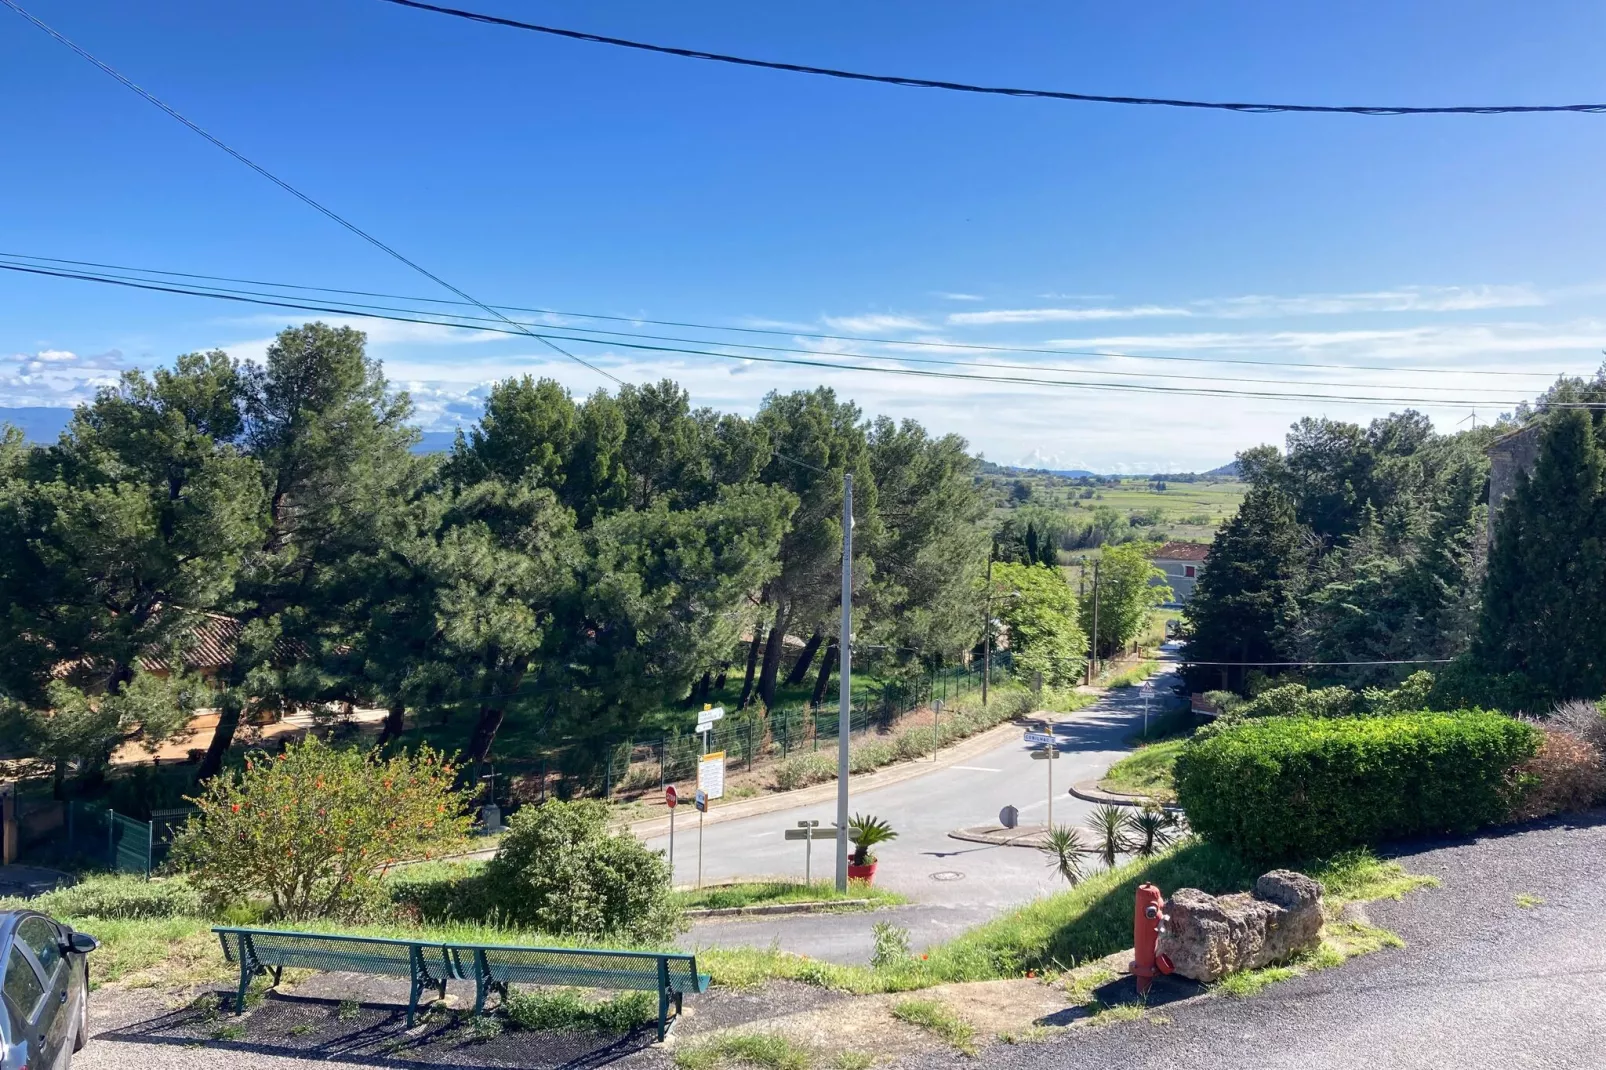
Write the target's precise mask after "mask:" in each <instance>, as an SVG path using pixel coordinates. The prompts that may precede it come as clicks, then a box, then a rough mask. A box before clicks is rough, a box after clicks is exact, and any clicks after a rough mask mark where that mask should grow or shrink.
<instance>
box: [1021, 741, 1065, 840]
mask: <svg viewBox="0 0 1606 1070" xmlns="http://www.w3.org/2000/svg"><path fill="white" fill-rule="evenodd" d="M1025 741H1026V742H1027V743H1037V744H1041V745H1042V746H1043V748H1044V749H1043V750H1034V751H1032V757H1033V758H1034V759H1042V760H1044V761H1046V762H1048V828H1049V831H1050V832H1052V831H1053V830H1054V759H1056V758H1058V757H1059V756H1060V751H1059V742H1058V741H1057V740H1056V739H1055V738H1054V733H1052V732H1027V733H1026V740H1025Z"/></svg>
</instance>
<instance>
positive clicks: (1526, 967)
mask: <svg viewBox="0 0 1606 1070" xmlns="http://www.w3.org/2000/svg"><path fill="white" fill-rule="evenodd" d="M1573 818H1574V819H1573V820H1569V821H1553V822H1549V823H1545V824H1542V825H1539V826H1535V827H1530V828H1528V829H1526V830H1523V831H1519V832H1514V833H1508V834H1505V835H1498V836H1490V837H1487V838H1482V839H1479V840H1476V841H1471V842H1460V843H1453V844H1452V843H1445V844H1442V845H1437V846H1435V845H1428V846H1418V847H1413V848H1412V849H1411V851H1410V853H1408V854H1405V855H1402V856H1401V857H1400V861H1401V862H1402V863H1403V864H1404V865H1405V867H1406V868H1407V869H1408V870H1410V871H1411V872H1414V873H1427V874H1431V875H1433V876H1436V877H1438V878H1439V879H1440V880H1441V881H1442V882H1443V885H1442V887H1440V888H1438V889H1430V890H1426V891H1422V892H1417V893H1414V894H1412V895H1410V896H1408V897H1406V898H1405V899H1404V900H1402V901H1400V902H1397V903H1388V902H1384V903H1377V904H1373V906H1372V907H1371V908H1370V913H1371V916H1372V918H1373V920H1374V921H1376V922H1377V923H1378V924H1380V925H1383V926H1386V927H1387V928H1390V929H1393V930H1394V931H1396V932H1398V933H1399V934H1400V935H1401V936H1402V937H1404V939H1405V941H1406V944H1407V946H1406V948H1405V949H1403V950H1397V951H1381V952H1378V953H1375V954H1372V955H1368V956H1366V957H1364V958H1360V959H1356V960H1353V961H1351V962H1349V963H1347V964H1345V965H1344V966H1343V967H1341V968H1338V969H1333V970H1327V971H1324V972H1320V973H1315V974H1310V975H1308V976H1306V977H1301V978H1296V979H1294V980H1291V981H1285V982H1282V983H1280V984H1276V985H1273V986H1271V987H1270V988H1267V989H1265V990H1263V991H1262V992H1261V993H1260V994H1259V995H1257V996H1255V997H1253V998H1251V999H1246V1000H1234V999H1228V998H1210V999H1204V1000H1199V1001H1196V1002H1193V1003H1188V1004H1179V1005H1176V1006H1173V1007H1166V1008H1164V1009H1161V1010H1158V1011H1154V1012H1151V1013H1152V1014H1157V1015H1160V1016H1162V1017H1164V1018H1166V1019H1168V1021H1167V1022H1165V1023H1164V1024H1152V1023H1149V1022H1133V1023H1123V1024H1118V1025H1112V1026H1108V1027H1105V1028H1102V1029H1097V1030H1092V1031H1086V1032H1079V1033H1076V1034H1073V1035H1071V1036H1068V1037H1066V1038H1064V1039H1062V1040H1056V1041H1053V1042H1050V1043H1046V1044H1042V1045H1031V1046H1022V1047H1015V1048H1011V1047H1004V1046H999V1047H995V1048H992V1049H990V1050H989V1051H988V1052H986V1053H985V1055H984V1056H983V1058H982V1059H981V1060H979V1061H980V1062H982V1063H985V1064H986V1065H987V1066H988V1067H989V1068H997V1070H1050V1068H1052V1070H1079V1068H1089V1070H1092V1068H1099V1070H1106V1068H1109V1067H1121V1068H1123V1070H1162V1068H1164V1070H1174V1068H1176V1067H1184V1066H1185V1067H1189V1068H1190V1070H1241V1068H1243V1067H1256V1068H1265V1070H1280V1068H1288V1070H1294V1068H1298V1070H1318V1068H1319V1070H1451V1068H1453V1070H1519V1068H1520V1070H1530V1068H1532V1070H1550V1068H1556V1070H1561V1068H1569V1070H1572V1068H1578V1070H1581V1068H1584V1067H1598V1066H1606V998H1603V997H1606V923H1603V921H1602V916H1601V904H1602V903H1603V902H1606V865H1603V862H1606V811H1595V812H1594V813H1592V814H1587V815H1573ZM1519 897H1525V898H1524V899H1523V901H1524V902H1527V903H1529V904H1530V905H1529V906H1526V907H1524V906H1522V905H1519ZM1526 897H1533V898H1531V899H1530V898H1526ZM1535 900H1537V902H1536V901H1535Z"/></svg>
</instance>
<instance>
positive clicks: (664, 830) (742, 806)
mask: <svg viewBox="0 0 1606 1070" xmlns="http://www.w3.org/2000/svg"><path fill="white" fill-rule="evenodd" d="M1042 712H1045V713H1046V712H1047V711H1042ZM1049 716H1060V715H1056V714H1049ZM1033 720H1038V721H1040V720H1042V717H1039V716H1035V715H1033V714H1028V715H1026V716H1024V717H1020V718H1017V719H1016V720H1012V721H1005V722H1003V723H1002V724H999V725H995V726H993V727H992V728H989V729H987V731H985V732H978V733H977V734H975V735H973V736H970V737H969V738H967V739H963V740H961V741H960V742H958V743H955V744H954V745H953V746H951V747H948V748H946V749H944V750H942V751H940V752H939V753H938V756H937V761H935V762H932V761H907V762H899V763H897V764H896V765H888V766H883V767H882V768H880V769H877V770H876V771H875V772H873V773H860V774H858V775H857V776H849V777H848V788H849V790H850V791H852V792H855V793H860V792H866V791H873V790H875V789H876V788H884V787H888V786H890V785H893V784H901V783H903V782H904V781H905V780H913V779H914V778H915V777H919V776H924V775H925V774H927V773H929V772H931V771H933V770H935V769H946V768H947V767H949V766H951V765H957V764H959V763H960V762H965V761H969V760H970V759H972V758H974V757H976V756H978V755H981V754H985V753H987V752H988V751H990V750H992V749H993V748H994V747H997V746H1000V745H1001V744H1003V743H1005V742H1007V741H1008V740H1009V739H1011V738H1012V737H1013V736H1015V735H1016V734H1017V733H1019V732H1020V730H1021V725H1020V722H1023V721H1033ZM835 800H836V781H835V780H827V781H825V782H824V783H822V784H811V785H809V786H808V787H806V788H798V789H797V790H796V791H778V792H775V793H773V794H770V795H763V796H760V797H758V798H756V799H743V800H742V801H741V802H736V803H732V804H730V805H729V806H717V807H715V808H714V809H711V810H710V811H709V812H708V813H707V814H706V815H705V816H704V817H703V824H704V825H705V826H706V825H716V824H718V823H719V822H721V821H735V820H737V819H738V818H743V817H759V816H762V815H764V814H773V813H778V812H779V811H781V810H790V809H792V808H793V807H794V806H809V805H811V804H814V803H822V802H834V801H835ZM691 820H692V821H694V822H695V820H696V818H695V817H693V818H692V819H691ZM681 825H682V828H684V827H685V822H682V823H681ZM623 828H625V829H627V830H628V831H629V832H630V833H631V834H632V835H634V836H635V837H636V838H638V839H642V840H648V839H652V838H653V837H656V836H667V835H669V818H668V817H667V816H665V817H649V818H643V819H642V820H639V821H633V822H631V823H630V824H628V825H625V826H623Z"/></svg>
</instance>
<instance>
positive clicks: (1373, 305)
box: [1194, 286, 1550, 319]
mask: <svg viewBox="0 0 1606 1070" xmlns="http://www.w3.org/2000/svg"><path fill="white" fill-rule="evenodd" d="M1549 303H1550V299H1549V298H1547V297H1546V296H1545V295H1543V294H1541V293H1539V292H1538V291H1537V290H1534V289H1533V288H1531V287H1528V286H1406V287H1401V288H1399V289H1395V290H1378V291H1374V292H1370V293H1337V294H1302V295H1298V296H1294V297H1278V296H1272V295H1267V294H1247V295H1245V296H1243V297H1226V298H1215V299H1209V300H1202V301H1196V302H1194V304H1195V305H1196V306H1197V307H1198V309H1199V314H1200V315H1205V316H1217V317H1220V318H1222V319H1261V318H1270V317H1273V316H1343V315H1353V314H1357V313H1364V312H1478V311H1486V310H1489V309H1496V308H1536V307H1539V306H1542V305H1547V304H1549Z"/></svg>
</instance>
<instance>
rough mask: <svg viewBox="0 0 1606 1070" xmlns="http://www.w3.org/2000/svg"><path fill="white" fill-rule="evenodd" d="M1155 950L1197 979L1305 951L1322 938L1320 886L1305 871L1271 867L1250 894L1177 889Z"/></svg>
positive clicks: (1188, 975)
mask: <svg viewBox="0 0 1606 1070" xmlns="http://www.w3.org/2000/svg"><path fill="white" fill-rule="evenodd" d="M1165 913H1166V917H1167V919H1168V920H1167V921H1166V923H1165V926H1164V930H1163V931H1162V932H1161V933H1160V942H1159V946H1158V948H1157V950H1158V952H1159V953H1160V954H1162V955H1164V956H1166V957H1167V958H1169V959H1170V960H1171V965H1172V967H1173V969H1174V970H1175V972H1176V973H1178V974H1180V975H1181V976H1183V977H1190V978H1192V979H1193V980H1195V981H1214V980H1216V979H1217V978H1219V977H1221V976H1222V975H1223V974H1228V973H1233V972H1235V971H1237V970H1252V969H1255V968H1256V967H1259V966H1266V965H1270V964H1271V963H1273V962H1281V961H1283V960H1285V959H1289V958H1292V957H1293V956H1294V955H1297V954H1299V953H1300V952H1301V951H1308V950H1309V949H1311V948H1313V947H1315V946H1316V945H1317V944H1319V943H1320V942H1321V939H1322V886H1321V884H1320V883H1319V882H1317V881H1314V880H1312V879H1311V878H1309V877H1307V876H1305V875H1304V874H1303V873H1295V872H1293V871H1292V870H1286V869H1274V870H1272V871H1271V872H1270V873H1267V874H1265V875H1264V876H1262V877H1261V878H1260V879H1259V880H1258V881H1256V882H1255V889H1254V891H1253V892H1241V893H1239V894H1237V895H1222V896H1215V895H1206V894H1205V893H1204V892H1201V891H1199V890H1198V889H1197V888H1179V889H1178V890H1177V892H1176V893H1175V894H1174V895H1172V896H1171V898H1170V899H1169V900H1167V902H1166V905H1165Z"/></svg>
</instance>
